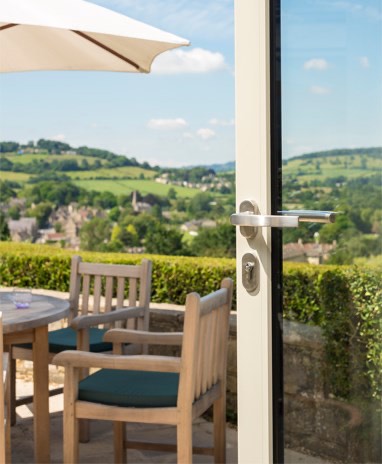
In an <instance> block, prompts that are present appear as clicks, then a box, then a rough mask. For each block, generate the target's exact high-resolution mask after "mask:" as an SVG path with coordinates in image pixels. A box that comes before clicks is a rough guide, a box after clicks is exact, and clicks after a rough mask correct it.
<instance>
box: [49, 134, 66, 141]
mask: <svg viewBox="0 0 382 464" xmlns="http://www.w3.org/2000/svg"><path fill="white" fill-rule="evenodd" d="M49 138H50V140H57V142H62V141H63V140H65V139H66V137H65V135H64V134H57V135H52V136H51V137H49Z"/></svg>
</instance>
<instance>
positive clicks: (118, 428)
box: [113, 421, 127, 464]
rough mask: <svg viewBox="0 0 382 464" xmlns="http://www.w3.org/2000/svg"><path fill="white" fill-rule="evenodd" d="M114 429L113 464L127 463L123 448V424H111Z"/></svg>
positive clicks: (125, 451) (118, 422)
mask: <svg viewBox="0 0 382 464" xmlns="http://www.w3.org/2000/svg"><path fill="white" fill-rule="evenodd" d="M113 429H114V462H115V464H126V463H127V450H126V448H125V423H124V422H120V421H115V422H113Z"/></svg>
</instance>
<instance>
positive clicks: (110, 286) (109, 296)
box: [104, 276, 114, 312]
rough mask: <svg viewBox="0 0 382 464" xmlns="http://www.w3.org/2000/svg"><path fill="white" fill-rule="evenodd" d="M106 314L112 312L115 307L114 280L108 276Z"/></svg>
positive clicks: (106, 279)
mask: <svg viewBox="0 0 382 464" xmlns="http://www.w3.org/2000/svg"><path fill="white" fill-rule="evenodd" d="M105 281H106V284H105V305H104V307H105V312H109V311H111V310H112V306H113V283H114V279H113V277H112V276H106V278H105Z"/></svg>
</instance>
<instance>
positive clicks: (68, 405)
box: [63, 368, 79, 464]
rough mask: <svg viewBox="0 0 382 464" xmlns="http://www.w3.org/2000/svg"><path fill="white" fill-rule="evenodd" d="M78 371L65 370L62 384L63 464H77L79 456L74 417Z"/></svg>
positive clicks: (76, 420) (77, 429) (77, 435)
mask: <svg viewBox="0 0 382 464" xmlns="http://www.w3.org/2000/svg"><path fill="white" fill-rule="evenodd" d="M78 377H79V376H78V370H77V371H76V370H75V369H71V368H66V369H65V384H64V411H63V420H64V433H63V435H64V439H63V448H64V453H63V454H64V464H77V462H78V456H79V443H78V441H79V424H78V422H79V421H78V419H77V417H76V400H77V397H78Z"/></svg>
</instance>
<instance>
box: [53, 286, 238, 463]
mask: <svg viewBox="0 0 382 464" xmlns="http://www.w3.org/2000/svg"><path fill="white" fill-rule="evenodd" d="M232 287H233V283H232V280H231V279H228V278H227V279H224V280H223V281H222V285H221V288H220V290H218V291H216V292H214V293H211V294H209V295H207V296H205V297H203V298H201V297H200V296H199V295H198V294H197V293H190V294H189V295H188V296H187V300H186V309H185V319H184V330H183V332H182V333H153V332H152V333H148V332H144V331H132V330H123V329H113V330H110V331H108V332H107V333H106V334H105V337H104V339H105V340H106V341H110V342H111V341H112V342H113V344H114V354H111V355H110V354H109V355H107V354H97V353H86V352H81V351H77V352H75V351H67V352H63V353H60V354H58V355H57V356H56V357H55V363H57V364H62V365H64V366H65V385H64V462H65V463H67V464H69V463H70V464H73V463H76V462H78V435H79V433H78V429H79V428H78V422H79V419H83V418H89V419H101V420H113V421H114V451H115V462H126V457H127V456H126V448H137V449H150V450H153V449H157V450H162V451H169V450H174V451H177V461H178V462H179V463H182V464H187V463H191V462H192V453H193V451H194V452H195V453H197V454H199V453H201V454H211V455H214V457H215V462H216V463H218V462H219V463H222V462H225V453H226V441H225V423H226V422H225V421H226V370H227V345H228V334H229V314H230V309H231V302H232ZM126 342H129V343H148V344H159V345H163V344H165V345H167V344H173V345H176V344H178V345H179V344H181V345H182V351H181V357H180V358H178V357H166V356H153V355H135V356H126V355H121V354H120V353H121V352H122V351H121V350H122V349H121V347H122V344H123V343H126ZM90 367H98V368H101V369H100V370H98V371H97V372H95V373H94V374H91V375H90V376H88V377H86V378H84V379H82V380H80V373H81V369H82V368H90ZM210 405H213V416H214V447H213V448H194V449H193V445H192V421H193V419H196V418H197V417H199V416H200V415H201V414H202V413H203V412H205V411H206V410H207V408H208V407H209V406H210ZM126 422H143V423H155V424H167V425H168V424H172V425H175V426H176V427H177V446H172V445H164V444H163V443H147V444H145V443H142V442H132V441H129V440H128V439H127V440H126V439H125V423H126Z"/></svg>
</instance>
